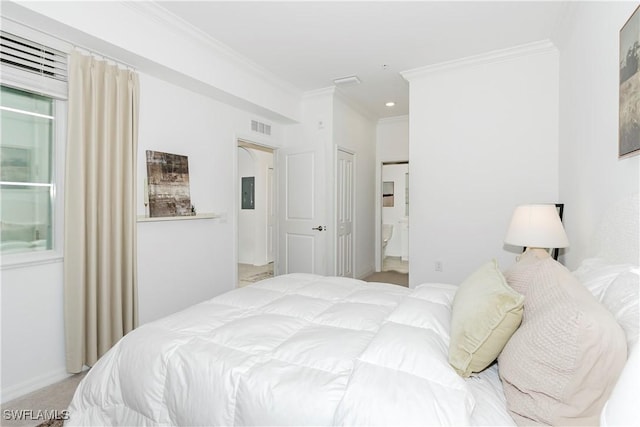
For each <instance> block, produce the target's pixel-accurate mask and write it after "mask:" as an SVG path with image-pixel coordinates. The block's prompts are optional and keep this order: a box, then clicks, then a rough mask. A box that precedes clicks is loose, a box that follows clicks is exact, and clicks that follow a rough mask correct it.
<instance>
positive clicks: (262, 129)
mask: <svg viewBox="0 0 640 427" xmlns="http://www.w3.org/2000/svg"><path fill="white" fill-rule="evenodd" d="M251 130H252V131H254V132H258V133H263V134H265V135H269V136H270V135H271V125H268V124H265V123H262V122H258V121H256V120H251Z"/></svg>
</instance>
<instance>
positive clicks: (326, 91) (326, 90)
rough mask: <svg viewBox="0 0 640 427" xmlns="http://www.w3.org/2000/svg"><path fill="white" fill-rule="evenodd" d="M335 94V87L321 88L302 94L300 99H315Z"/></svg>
mask: <svg viewBox="0 0 640 427" xmlns="http://www.w3.org/2000/svg"><path fill="white" fill-rule="evenodd" d="M335 92H336V87H335V86H329V87H323V88H320V89H314V90H308V91H306V92H304V93H303V94H302V99H309V98H315V97H317V96H325V95H329V96H333V95H334V94H335Z"/></svg>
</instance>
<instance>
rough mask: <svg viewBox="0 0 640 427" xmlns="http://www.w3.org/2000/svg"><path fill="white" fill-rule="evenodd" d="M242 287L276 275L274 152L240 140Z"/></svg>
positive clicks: (238, 177) (240, 263)
mask: <svg viewBox="0 0 640 427" xmlns="http://www.w3.org/2000/svg"><path fill="white" fill-rule="evenodd" d="M237 170H238V176H237V180H238V189H239V191H240V195H239V200H238V202H239V206H238V211H237V212H238V218H237V224H238V287H242V286H246V285H249V284H251V283H255V282H257V281H260V280H263V279H267V278H269V277H273V275H274V261H275V256H276V250H275V235H276V234H275V203H274V201H275V197H274V195H275V194H274V183H273V181H274V152H273V149H271V148H269V147H264V146H261V145H257V144H254V143H251V142H247V141H244V140H238V169H237Z"/></svg>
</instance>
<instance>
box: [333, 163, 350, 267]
mask: <svg viewBox="0 0 640 427" xmlns="http://www.w3.org/2000/svg"><path fill="white" fill-rule="evenodd" d="M353 174H354V155H353V154H351V153H348V152H346V151H342V150H338V155H337V164H336V219H337V221H336V252H335V253H336V276H344V277H353V216H354V212H353V211H354V185H353V184H354V178H353Z"/></svg>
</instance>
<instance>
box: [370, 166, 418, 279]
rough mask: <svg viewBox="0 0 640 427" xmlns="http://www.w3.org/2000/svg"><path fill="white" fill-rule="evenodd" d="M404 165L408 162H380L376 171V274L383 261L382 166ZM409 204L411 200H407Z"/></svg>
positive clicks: (380, 268)
mask: <svg viewBox="0 0 640 427" xmlns="http://www.w3.org/2000/svg"><path fill="white" fill-rule="evenodd" d="M405 164H406V165H408V164H409V160H396V161H385V162H380V166H379V167H378V171H377V174H378V179H377V180H376V204H377V205H378V209H376V212H377V217H378V219H377V221H376V231H375V232H376V248H375V254H376V259H375V270H376V271H377V272H380V271H382V264H383V261H384V253H383V252H382V223H383V222H384V221H383V215H382V182H383V178H382V169H383V167H384V166H388V165H405ZM409 176H411V175H409ZM409 191H411V188H409ZM409 204H411V199H409Z"/></svg>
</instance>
